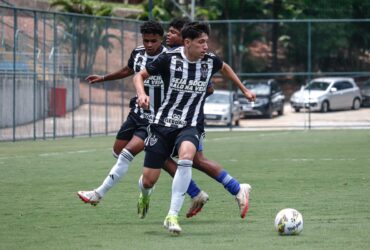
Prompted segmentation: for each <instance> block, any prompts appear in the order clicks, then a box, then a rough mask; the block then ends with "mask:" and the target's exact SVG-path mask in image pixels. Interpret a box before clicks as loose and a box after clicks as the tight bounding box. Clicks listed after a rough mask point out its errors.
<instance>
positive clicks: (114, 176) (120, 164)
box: [95, 149, 134, 197]
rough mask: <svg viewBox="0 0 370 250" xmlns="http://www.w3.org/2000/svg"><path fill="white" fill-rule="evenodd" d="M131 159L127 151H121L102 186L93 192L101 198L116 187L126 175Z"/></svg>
mask: <svg viewBox="0 0 370 250" xmlns="http://www.w3.org/2000/svg"><path fill="white" fill-rule="evenodd" d="M133 159H134V156H133V155H132V154H131V153H130V152H129V151H128V150H127V149H123V150H122V152H121V153H120V155H119V156H118V159H117V162H116V164H115V165H114V166H113V167H112V169H111V170H110V172H109V174H108V176H107V177H106V178H105V180H104V182H103V184H101V185H100V187H98V188H97V189H96V190H95V191H96V192H97V193H98V194H99V195H100V196H101V197H103V196H104V195H105V194H106V193H107V192H108V191H109V189H111V188H112V187H113V186H114V185H116V184H117V183H118V182H119V180H121V178H122V177H123V176H124V175H125V174H126V173H127V170H128V167H129V165H130V163H131V161H132V160H133Z"/></svg>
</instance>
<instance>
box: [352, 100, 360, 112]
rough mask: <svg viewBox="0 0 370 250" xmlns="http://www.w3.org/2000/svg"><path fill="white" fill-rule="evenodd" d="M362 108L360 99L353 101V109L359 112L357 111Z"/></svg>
mask: <svg viewBox="0 0 370 250" xmlns="http://www.w3.org/2000/svg"><path fill="white" fill-rule="evenodd" d="M360 106H361V101H360V99H358V98H355V99H354V100H353V104H352V109H354V110H357V109H359V108H360Z"/></svg>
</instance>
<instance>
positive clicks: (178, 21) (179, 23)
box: [168, 17, 190, 31]
mask: <svg viewBox="0 0 370 250" xmlns="http://www.w3.org/2000/svg"><path fill="white" fill-rule="evenodd" d="M188 23H190V19H189V18H187V17H181V18H175V19H173V20H172V21H171V22H170V24H169V25H168V27H173V28H175V29H177V30H179V31H181V29H182V28H183V27H184V26H185V25H186V24H188Z"/></svg>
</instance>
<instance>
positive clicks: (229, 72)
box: [220, 62, 256, 102]
mask: <svg viewBox="0 0 370 250" xmlns="http://www.w3.org/2000/svg"><path fill="white" fill-rule="evenodd" d="M220 72H221V74H222V75H223V76H226V77H227V78H229V79H230V80H231V81H232V82H233V83H234V84H235V85H236V86H237V87H238V88H239V89H240V90H241V91H242V93H243V94H244V96H245V97H246V98H247V99H248V100H249V101H251V102H254V101H255V100H256V94H255V93H253V92H252V91H250V90H249V89H247V88H246V87H245V86H244V84H243V83H242V82H241V81H240V79H239V77H238V76H237V75H236V74H235V72H234V70H233V69H232V68H231V67H230V66H229V65H228V64H227V63H225V62H224V63H223V64H222V68H221V70H220Z"/></svg>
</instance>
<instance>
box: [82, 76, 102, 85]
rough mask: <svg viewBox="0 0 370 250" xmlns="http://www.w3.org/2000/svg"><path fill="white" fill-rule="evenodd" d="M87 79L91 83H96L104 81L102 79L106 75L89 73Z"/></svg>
mask: <svg viewBox="0 0 370 250" xmlns="http://www.w3.org/2000/svg"><path fill="white" fill-rule="evenodd" d="M86 80H87V81H88V82H89V83H90V84H94V83H96V82H102V81H104V77H103V76H99V75H89V76H88V77H86Z"/></svg>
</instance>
